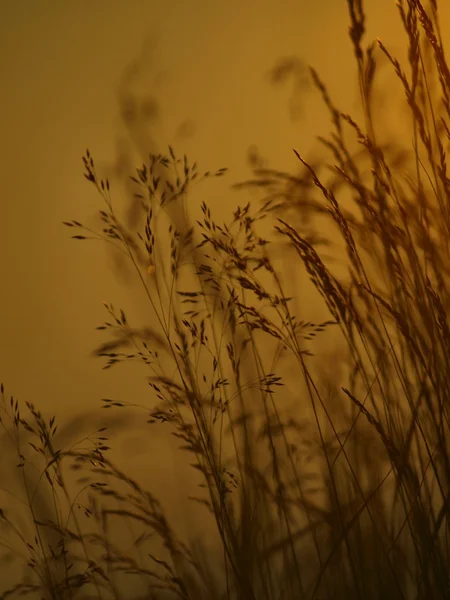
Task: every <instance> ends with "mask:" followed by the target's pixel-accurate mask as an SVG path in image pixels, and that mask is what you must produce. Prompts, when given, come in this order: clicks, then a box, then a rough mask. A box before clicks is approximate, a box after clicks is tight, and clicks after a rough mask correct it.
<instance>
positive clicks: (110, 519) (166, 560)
mask: <svg viewBox="0 0 450 600" xmlns="http://www.w3.org/2000/svg"><path fill="white" fill-rule="evenodd" d="M348 7H349V15H350V30H349V32H350V39H351V43H352V45H353V49H354V54H355V59H356V63H357V67H358V74H359V84H360V91H361V108H362V111H361V114H362V117H361V122H358V121H357V120H356V119H355V118H352V117H350V116H349V115H347V114H344V113H342V112H341V111H340V110H339V109H338V108H337V107H335V106H334V104H333V101H332V99H331V98H330V96H329V94H328V92H327V90H326V87H325V85H324V84H323V83H322V82H321V80H320V78H319V75H318V74H317V73H316V72H315V71H314V70H311V76H312V79H313V81H314V83H315V85H316V87H317V89H318V90H319V92H320V93H321V95H322V97H323V100H324V101H325V103H326V105H327V107H328V108H329V110H330V115H331V121H332V124H333V131H332V133H331V134H330V137H329V138H328V139H322V140H321V141H322V142H323V144H324V146H325V147H326V148H327V149H328V150H329V151H331V154H332V158H333V164H332V165H330V168H329V169H328V171H326V170H325V168H324V167H326V165H325V164H318V165H314V167H313V166H311V165H310V164H309V163H308V162H307V161H306V160H305V159H303V158H302V156H301V155H300V154H299V153H298V152H297V151H294V152H295V154H296V155H297V157H298V160H299V168H300V172H299V174H298V175H292V174H288V173H281V172H278V171H273V170H271V169H265V168H262V167H258V166H257V165H256V166H255V168H254V177H253V179H252V180H251V181H248V182H245V183H244V184H240V186H239V187H241V188H242V187H243V188H245V187H250V186H252V187H254V186H257V187H259V188H261V190H262V191H264V192H265V193H266V196H265V198H264V199H263V202H262V206H260V207H259V208H256V209H255V208H254V207H252V205H251V204H250V203H248V204H246V205H245V206H244V207H237V208H236V210H235V211H234V213H233V217H232V218H231V220H230V222H229V223H226V224H225V223H221V224H219V223H217V222H216V221H215V220H214V217H213V215H212V214H211V211H210V209H209V207H208V206H207V205H206V204H205V203H203V204H202V205H201V213H202V216H201V218H200V219H199V220H198V221H196V224H195V225H191V224H190V222H189V211H187V209H186V197H187V195H188V194H191V193H193V186H194V184H195V183H196V182H200V181H201V180H202V179H204V178H208V177H214V176H221V175H223V174H224V173H225V169H219V170H218V171H216V172H211V173H209V172H207V173H204V174H200V172H199V171H198V169H197V166H196V165H195V164H191V163H189V161H188V159H187V158H186V157H183V158H182V159H180V158H177V156H176V155H175V153H174V151H173V150H172V148H169V155H168V156H163V155H158V156H153V155H151V156H149V160H148V162H147V163H146V164H144V165H142V167H140V168H138V169H137V171H136V175H135V176H134V177H133V178H132V179H133V181H134V183H135V185H136V199H137V201H139V203H140V205H141V215H142V219H141V221H142V227H141V229H140V230H139V231H138V232H136V233H135V232H131V231H127V230H126V228H125V227H124V226H123V224H121V223H120V221H119V219H118V218H117V216H116V212H115V208H114V206H113V194H112V190H111V189H110V184H109V181H107V180H102V179H101V178H100V177H99V176H98V175H97V172H96V169H95V164H94V160H93V158H92V156H91V155H90V153H89V152H87V153H86V155H85V157H84V158H83V161H84V166H85V176H86V178H87V179H88V180H89V181H90V182H91V183H92V184H93V185H94V186H95V187H96V188H97V190H98V192H99V194H100V195H101V196H102V198H103V201H104V206H103V208H102V210H101V211H100V217H101V219H102V222H103V226H102V229H101V230H100V231H94V230H90V229H88V228H86V227H84V226H83V225H82V224H81V223H80V222H79V221H68V222H66V225H67V226H68V227H70V228H72V230H73V231H74V235H73V237H75V238H76V239H82V240H83V239H101V240H105V241H107V242H108V243H110V244H113V245H114V246H115V248H116V249H117V250H119V251H120V252H123V253H124V254H125V255H126V257H127V258H128V259H129V261H130V263H131V265H132V267H133V269H134V272H135V274H136V276H137V277H138V279H139V280H140V282H141V284H142V289H143V291H144V294H145V296H146V298H147V300H148V303H149V307H150V308H151V311H152V314H151V320H150V321H149V323H148V324H147V325H146V326H145V327H140V326H137V325H134V324H132V320H131V319H130V318H129V317H128V316H127V315H126V314H125V311H124V310H122V309H120V308H119V309H117V308H115V307H114V306H113V305H112V304H109V303H106V304H105V308H106V310H107V312H108V315H109V316H108V320H107V321H106V322H105V323H104V324H103V325H101V326H99V327H98V329H100V330H105V331H106V332H108V333H109V334H110V337H109V340H108V341H106V342H104V343H103V344H102V345H100V346H99V347H98V348H97V349H96V352H95V353H96V355H97V356H99V357H102V358H104V359H105V368H110V367H112V366H114V365H116V364H117V363H119V362H123V361H129V360H133V361H138V362H140V363H142V366H143V368H144V369H145V370H146V371H147V372H148V374H147V376H148V383H149V386H150V389H151V390H152V394H153V403H152V404H151V405H150V404H149V405H143V406H142V407H140V410H142V411H143V414H144V415H145V418H146V419H147V421H148V425H149V428H151V427H160V426H161V425H160V424H161V423H166V427H169V428H170V432H171V434H172V435H174V436H175V437H176V438H177V439H178V440H179V441H180V448H181V450H182V451H183V452H184V453H186V455H190V458H189V462H190V463H191V467H192V469H193V477H196V476H198V477H200V481H201V485H200V486H199V491H198V495H197V496H196V497H195V498H190V501H192V502H197V503H199V504H200V505H201V506H202V507H203V509H204V511H205V514H209V516H210V518H211V523H212V524H214V528H215V532H213V533H211V536H212V541H213V542H214V544H215V546H217V548H218V552H217V556H214V558H212V557H211V556H210V555H208V553H207V552H206V551H204V550H203V551H202V548H201V546H200V548H198V547H195V546H194V545H192V544H188V543H187V542H186V541H185V540H181V539H179V538H178V536H177V535H176V532H175V531H174V530H173V528H172V527H171V525H170V523H169V522H168V520H167V518H166V515H165V511H164V506H163V505H161V503H160V501H159V500H158V499H157V494H158V489H152V490H151V492H150V491H148V490H146V489H144V487H143V485H142V484H141V483H140V482H138V481H135V480H133V479H131V478H130V477H129V476H128V475H127V473H126V470H122V467H119V466H117V465H115V464H113V463H112V462H111V461H110V460H109V459H108V450H109V446H108V444H109V442H108V440H107V438H106V437H105V435H104V432H103V431H102V430H100V431H98V432H96V433H95V434H93V435H91V436H89V437H87V438H86V439H85V440H83V441H82V442H80V443H79V444H77V445H75V446H73V447H71V448H66V449H62V448H61V449H60V448H56V447H55V446H54V442H53V438H54V434H55V429H56V425H55V420H54V418H52V419H51V420H50V421H49V422H47V421H45V420H44V418H43V417H42V415H41V414H40V413H39V411H37V410H36V409H35V408H34V407H33V406H32V405H31V404H28V405H27V407H26V411H25V412H24V413H23V412H22V409H21V408H20V406H19V404H18V402H17V401H15V400H14V399H13V398H11V401H10V402H8V400H7V399H6V395H5V393H4V389H3V386H2V390H1V393H2V399H3V405H2V425H3V427H4V430H5V432H6V433H7V435H8V436H9V440H10V443H11V448H14V449H15V451H16V452H17V465H18V466H17V469H19V471H20V473H21V474H22V476H23V481H22V484H23V485H22V491H23V492H24V494H25V495H24V502H25V506H26V507H28V511H29V517H30V522H31V523H32V524H33V527H32V531H31V532H30V531H28V532H25V531H24V530H23V527H21V526H20V524H19V523H16V521H15V520H14V516H13V515H12V514H11V515H10V513H9V512H7V511H6V510H2V511H1V512H0V519H1V524H2V534H1V535H2V543H4V545H5V547H8V548H11V550H13V551H15V552H16V553H18V555H19V558H21V559H22V561H23V564H24V565H27V566H26V569H27V571H28V573H32V574H33V577H32V578H31V579H29V581H27V580H24V582H23V583H21V584H20V585H19V586H17V587H16V589H15V590H12V591H11V592H5V593H3V596H2V598H6V597H8V596H9V595H12V592H13V591H15V592H16V593H25V592H30V593H35V594H36V595H37V594H39V595H40V596H42V597H44V596H45V597H48V598H54V599H56V598H58V599H59V598H75V597H80V598H87V597H96V598H117V599H119V598H135V597H145V598H166V597H167V598H169V597H180V598H186V599H187V598H189V599H194V598H195V599H197V598H205V599H206V598H236V599H245V600H247V599H258V600H259V599H260V598H265V599H267V600H272V599H275V598H276V599H281V598H285V599H293V598H304V599H308V600H309V599H311V600H312V599H315V600H325V599H330V600H331V599H334V598H348V599H352V598H355V599H380V600H381V599H386V598H396V599H397V598H402V599H403V598H405V599H406V598H408V599H409V598H427V599H428V598H447V597H450V587H449V575H448V573H449V566H450V565H449V557H448V553H449V542H448V497H449V476H450V463H449V461H450V453H449V450H448V446H447V439H448V436H449V423H448V413H449V398H450V394H449V392H450V390H449V383H448V381H449V349H450V334H449V331H450V330H449V324H448V319H447V315H448V308H449V306H450V296H449V289H448V274H449V265H450V261H449V242H448V240H449V239H450V211H449V203H448V199H449V198H450V193H449V192H450V187H449V186H450V179H449V178H448V176H447V166H446V157H447V148H448V142H449V139H450V132H449V128H448V120H449V117H450V102H449V97H450V96H449V94H450V92H449V90H450V72H449V68H448V65H447V62H446V59H445V55H444V50H443V46H442V40H441V36H440V30H439V20H438V7H437V4H436V2H435V1H434V0H433V1H431V3H430V7H429V8H427V10H426V9H425V8H424V6H423V4H422V3H421V2H419V1H418V0H405V1H404V2H399V3H398V9H399V15H400V18H401V21H402V23H403V26H404V30H405V33H406V36H407V40H408V60H409V64H408V71H409V73H408V74H407V73H406V71H404V70H403V67H402V66H401V65H400V64H399V63H398V62H397V60H396V59H395V57H393V56H392V55H391V54H390V52H389V50H388V49H387V48H386V47H385V46H384V45H383V43H382V42H381V41H378V42H377V45H370V46H369V47H368V48H364V47H363V45H362V40H363V36H364V32H365V18H364V11H363V6H362V2H361V1H360V0H348ZM376 46H378V52H382V53H384V55H385V56H386V57H387V58H388V59H389V61H390V63H391V64H392V67H393V68H394V70H395V73H396V74H397V76H398V80H399V82H400V85H401V87H402V89H403V91H404V93H405V98H406V106H407V108H408V111H407V112H408V114H409V119H410V121H409V123H410V131H411V139H412V143H411V145H410V146H409V141H408V142H407V143H406V145H405V148H400V147H387V146H383V145H382V144H381V143H379V142H378V138H379V130H380V128H383V127H386V126H389V118H391V117H390V116H389V115H387V117H386V118H387V120H386V122H378V121H377V120H376V119H375V118H374V116H373V114H374V107H373V89H374V82H375V79H376V72H377V63H376V60H375V57H376ZM433 82H437V85H434V84H433ZM405 113H406V111H405ZM349 138H350V142H349V141H348V139H349ZM354 140H356V141H357V142H358V144H359V146H360V151H359V152H358V153H357V154H356V155H355V153H353V152H352V151H351V150H350V147H351V144H352V142H353V141H354ZM400 151H403V152H400ZM399 156H400V157H401V159H399ZM156 172H158V173H159V175H158V176H156ZM161 173H166V175H165V176H164V175H161ZM173 203H178V204H177V205H178V206H179V210H180V211H182V213H183V215H184V223H185V224H186V228H185V230H184V231H179V230H177V229H176V228H175V227H174V225H173V224H171V223H170V222H168V221H169V219H168V218H167V214H166V208H167V206H169V205H170V204H173ZM305 215H307V216H308V217H309V223H308V224H306V221H305V219H304V217H305ZM320 219H321V221H320ZM324 219H325V222H329V223H331V224H332V225H333V227H334V231H335V233H336V235H335V237H336V240H337V241H336V240H328V242H329V243H330V242H331V241H333V243H334V244H335V249H336V254H335V255H336V256H338V255H339V253H340V254H341V255H342V256H345V266H346V273H345V274H342V272H341V271H342V269H340V270H339V269H338V268H337V264H336V263H335V262H334V261H331V260H328V259H326V258H325V257H324V253H323V251H322V243H321V242H322V241H327V240H321V239H320V238H319V237H318V236H317V228H318V227H319V226H320V225H319V223H321V224H322V225H323V223H324ZM267 221H270V222H271V225H272V226H273V227H271V230H272V231H273V235H272V233H271V234H270V235H266V236H265V237H264V236H263V234H262V233H261V232H262V230H263V226H264V223H267ZM306 226H307V227H308V229H305V227H306ZM266 229H267V227H266ZM280 239H281V240H282V241H283V242H284V243H285V244H286V243H287V244H288V246H289V248H290V252H291V254H289V257H290V258H289V260H290V259H291V257H292V256H293V255H295V256H296V257H297V258H298V259H299V261H298V265H299V267H298V268H299V272H300V268H301V266H302V265H303V267H304V272H305V273H306V274H307V275H308V276H309V278H310V279H311V281H312V282H313V284H314V286H315V288H316V290H317V291H318V292H319V293H320V294H321V296H322V297H323V300H324V303H325V306H326V308H327V311H328V313H329V317H328V318H327V319H326V320H325V321H324V322H321V323H312V322H309V321H304V320H301V318H300V315H298V314H295V311H294V309H293V302H292V301H293V299H292V298H290V297H288V296H287V292H286V287H285V285H284V284H283V283H282V281H283V274H282V273H281V272H280V271H279V270H277V269H276V268H275V266H274V261H273V254H272V248H273V245H274V243H275V242H276V241H277V240H280ZM286 256H288V250H286ZM305 311H307V307H306V308H305ZM331 328H334V329H336V330H337V329H338V330H339V331H340V335H341V336H342V339H343V340H344V342H345V344H344V346H343V348H344V349H342V350H340V352H339V354H338V355H336V356H335V357H334V360H335V363H336V365H338V366H340V367H342V368H341V369H340V370H336V373H337V374H334V375H331V376H330V375H327V374H326V370H325V369H323V368H322V365H321V364H320V361H319V359H317V358H316V359H315V358H314V355H313V350H314V347H315V344H314V339H315V338H316V336H318V335H319V336H320V335H322V334H325V333H326V331H327V330H329V329H331ZM285 368H287V369H288V372H290V373H291V374H292V378H293V381H291V384H293V385H294V387H295V392H294V393H292V391H291V392H290V391H289V388H288V387H287V386H285V387H283V386H284V384H285V383H288V382H287V381H285V379H286V378H285V377H283V376H282V375H279V373H282V372H284V369H285ZM286 402H290V404H291V406H290V407H289V411H287V410H285V408H286ZM103 406H104V408H105V409H109V410H113V409H115V408H116V409H118V410H119V409H120V410H126V409H127V405H126V402H124V401H120V400H114V399H103ZM131 408H132V407H130V406H128V409H131ZM134 409H139V407H136V406H134ZM24 415H25V416H24ZM9 451H10V452H12V450H9ZM195 474H197V475H195ZM74 477H78V479H77V480H76V481H73V478H74ZM74 483H77V485H78V489H79V492H78V494H77V495H76V496H75V497H73V496H71V492H70V490H71V489H72V487H73V484H74ZM42 487H45V488H46V494H47V496H46V498H50V499H51V503H52V504H51V505H50V506H47V509H48V512H49V515H48V518H46V519H45V520H42V519H41V518H40V517H39V514H41V512H42V511H40V510H39V507H38V506H37V505H36V502H37V500H36V498H37V497H36V495H35V494H36V490H37V489H41V488H42ZM180 501H188V498H184V499H180ZM127 524H134V525H136V527H135V528H134V529H130V531H135V537H134V543H133V544H132V546H131V547H130V548H127V549H125V547H124V542H123V537H122V536H121V533H120V527H125V526H126V525H127ZM155 540H157V541H156V542H155ZM155 543H157V544H159V551H160V554H159V556H156V554H155V550H154V549H153V548H154V545H155ZM119 575H120V577H119ZM138 586H140V588H141V590H142V591H141V592H139V593H138V592H137V591H136V592H135V589H136V590H137V587H138ZM139 594H140V596H139Z"/></svg>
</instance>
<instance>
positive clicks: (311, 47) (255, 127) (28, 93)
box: [0, 0, 450, 523]
mask: <svg viewBox="0 0 450 600" xmlns="http://www.w3.org/2000/svg"><path fill="white" fill-rule="evenodd" d="M444 4H445V6H444ZM0 7H1V13H2V18H1V19H0V75H1V85H0V90H1V91H0V98H1V103H0V131H1V132H2V141H3V143H2V144H1V148H0V155H1V156H0V281H1V288H0V289H1V294H0V380H1V381H3V383H4V384H5V387H6V390H7V393H8V394H13V395H14V396H16V397H17V398H19V399H20V400H22V401H25V400H28V401H30V402H33V403H35V404H36V405H37V406H38V407H39V408H40V409H41V410H42V411H43V412H44V413H45V414H46V415H51V414H55V415H56V419H57V421H58V422H60V434H59V435H60V439H62V440H63V439H64V440H66V442H67V443H68V441H69V440H75V439H78V437H80V436H81V432H82V431H86V430H89V429H91V430H94V429H96V428H98V427H100V426H102V425H108V426H110V427H111V430H114V428H116V430H117V431H120V438H119V440H118V442H117V444H118V446H117V448H119V450H120V452H121V454H122V456H123V457H126V461H127V462H126V466H127V469H128V471H129V473H130V474H131V475H142V474H143V473H144V474H145V478H146V479H148V482H149V485H150V486H151V488H152V489H153V490H156V489H157V491H158V495H159V497H161V499H162V500H163V501H167V500H168V499H169V502H168V506H169V508H170V510H171V511H172V513H173V514H172V517H173V518H174V519H176V520H177V521H179V522H180V523H181V522H185V521H186V513H185V508H184V506H183V505H182V504H181V503H178V502H171V501H170V499H171V498H179V493H180V489H181V486H182V485H183V483H182V482H183V481H184V479H185V478H186V477H187V478H189V473H186V471H185V470H184V469H183V468H182V467H181V466H180V463H179V461H178V460H177V457H176V453H175V452H174V447H175V445H174V443H173V442H172V441H170V440H168V439H166V437H167V436H165V434H164V430H161V431H159V430H158V429H157V428H153V429H152V430H151V432H150V433H151V437H150V436H149V435H148V434H147V435H146V436H145V435H142V431H141V430H140V429H139V424H138V422H136V421H133V420H131V419H130V421H129V422H125V421H121V422H120V423H118V422H117V423H116V422H115V421H114V415H113V414H112V413H111V412H105V411H103V412H102V411H101V409H100V405H101V403H100V399H101V398H115V399H120V400H126V401H130V402H136V403H138V404H143V405H148V403H149V399H150V396H149V388H148V385H147V383H146V381H145V377H144V373H143V370H142V369H141V368H139V367H137V366H136V367H133V366H123V367H121V366H120V365H119V366H117V367H116V368H115V369H112V370H107V371H103V370H102V369H101V367H102V366H103V364H104V363H103V362H102V360H101V359H98V358H97V359H96V358H93V357H92V356H91V355H90V354H91V351H92V350H93V349H94V348H95V347H96V346H97V345H98V344H99V343H100V342H101V341H103V340H104V338H102V337H101V336H100V334H99V332H96V331H95V327H96V326H98V325H101V324H102V323H103V321H104V320H105V318H106V316H107V314H106V312H105V309H104V307H103V304H102V303H103V301H108V302H113V304H114V305H115V306H117V307H122V308H124V310H125V311H126V312H127V314H129V315H131V314H133V310H137V311H139V310H141V311H143V310H144V308H143V307H144V302H143V300H142V299H141V300H140V299H139V298H138V296H136V294H137V290H138V289H139V286H138V285H137V283H136V282H135V281H134V280H133V279H132V278H127V275H126V273H123V272H119V271H118V270H117V268H116V267H117V265H116V264H115V262H114V261H113V260H112V258H111V256H110V254H109V253H108V249H107V247H105V246H104V245H103V244H99V243H98V242H82V243H78V242H76V241H73V240H71V239H70V235H71V233H72V232H71V230H69V229H67V228H65V227H64V226H63V225H62V221H67V220H71V219H77V220H79V221H81V222H82V223H84V224H86V225H92V224H93V223H94V222H95V219H94V217H95V215H96V213H97V211H98V209H99V208H100V207H101V198H100V197H99V196H98V195H97V193H96V192H95V190H94V189H93V187H92V185H91V184H89V182H87V181H86V180H85V179H84V177H83V174H82V173H83V166H82V162H81V157H82V155H83V154H84V152H85V149H86V148H89V150H90V152H91V154H92V155H93V157H94V159H95V161H96V165H97V167H98V170H99V172H100V174H101V175H106V176H108V177H109V178H110V180H111V183H112V188H113V202H114V203H115V206H117V207H118V208H119V209H120V208H121V207H124V208H125V207H126V206H127V186H126V185H125V183H124V182H125V181H126V177H127V176H128V175H132V174H133V171H134V169H135V167H136V166H139V165H140V163H141V162H142V160H143V159H144V158H145V157H146V155H147V154H148V152H166V151H167V146H168V144H171V145H172V146H173V147H174V149H175V150H176V152H177V153H178V154H183V153H186V154H187V155H188V157H189V158H190V160H192V161H194V160H196V161H197V162H198V164H199V169H200V170H207V169H211V170H216V169H218V168H220V167H228V169H229V171H228V174H227V175H226V177H223V178H220V179H215V180H211V181H208V182H206V183H205V184H204V185H201V186H199V187H198V188H196V190H195V193H193V194H192V195H191V197H190V199H189V202H192V206H193V211H194V212H195V211H196V210H198V207H199V206H200V204H201V202H202V201H203V200H204V201H206V202H207V203H208V205H209V206H210V207H211V210H212V211H213V214H214V215H217V216H218V220H220V219H222V218H223V217H224V216H225V215H229V214H231V211H232V210H234V209H235V208H236V206H237V204H241V205H243V204H245V203H246V202H247V200H248V199H249V195H248V193H247V192H242V191H240V192H237V191H235V190H232V189H231V185H232V184H233V183H235V182H238V181H243V180H245V179H247V178H248V177H249V176H250V174H251V171H250V168H249V164H248V160H247V159H248V153H249V149H250V148H252V147H253V148H257V149H258V151H259V152H260V154H261V155H262V156H263V157H264V159H265V160H266V161H267V164H268V165H269V166H271V167H274V168H278V169H282V170H289V171H292V172H293V173H295V172H296V170H297V169H298V161H297V159H296V158H295V156H294V154H293V152H292V148H295V149H296V150H297V151H298V152H299V153H300V154H302V155H303V156H305V157H307V158H308V157H309V156H311V155H317V153H318V152H319V144H318V142H317V140H316V136H317V135H327V134H328V132H329V131H330V129H331V126H330V121H329V117H328V113H327V111H326V109H325V108H324V107H323V105H322V100H321V98H320V96H319V94H318V92H317V90H315V89H314V88H313V86H312V85H311V82H310V79H309V76H308V72H307V70H306V67H307V66H308V65H312V66H313V67H314V68H315V69H316V70H317V71H318V72H319V74H320V76H321V78H322V80H323V81H324V82H325V83H326V85H327V86H328V89H329V92H330V94H331V96H332V98H333V100H334V101H335V103H336V105H337V106H338V107H340V108H341V109H342V110H343V111H344V112H348V113H350V114H352V115H354V116H355V117H357V116H358V105H359V97H358V86H357V80H356V65H355V62H354V59H353V51H352V47H351V44H350V41H349V39H348V33H347V28H348V12H347V3H346V1H345V0H316V1H315V2H307V1H305V0H296V1H294V0H280V1H279V2H269V1H268V0H259V1H258V2H242V1H240V0H230V1H228V2H218V1H215V0H213V1H207V0H190V1H189V2H187V1H186V0H172V1H171V2H164V1H158V0H146V1H144V0H129V1H128V2H125V1H122V0H91V1H87V0H77V1H70V0H66V1H65V2H60V1H58V0H39V1H38V2H34V1H31V0H29V1H26V0H24V1H22V2H8V1H7V0H3V1H1V0H0ZM365 10H366V14H367V29H368V33H367V35H366V38H365V43H368V42H369V41H371V40H373V39H375V38H376V37H380V38H381V39H382V40H383V41H384V43H385V45H386V46H387V47H388V48H389V49H390V50H391V51H392V53H393V54H394V55H396V56H397V57H398V58H400V59H403V58H404V56H405V52H406V50H405V48H406V43H405V35H404V33H403V31H402V30H401V27H400V21H399V19H398V16H397V10H396V7H395V2H394V0H366V2H365ZM441 11H444V12H442V14H441V16H442V21H441V23H442V25H443V26H444V31H443V37H444V39H445V36H446V35H448V34H449V33H450V7H449V5H448V4H446V3H442V8H441ZM446 27H447V29H445V28H446ZM292 57H296V62H295V64H296V65H297V66H296V77H291V78H290V79H287V80H286V81H285V82H284V83H283V84H279V85H276V83H275V82H274V81H273V78H271V77H270V73H271V71H272V70H273V68H274V67H275V66H276V65H277V64H281V63H280V61H283V60H286V59H292ZM385 62H386V61H382V60H381V61H380V65H381V75H380V82H381V84H382V85H381V87H380V104H379V109H380V110H386V109H387V108H388V109H389V111H390V112H391V113H392V114H393V115H394V116H395V118H393V120H392V123H391V125H392V127H391V128H390V131H389V134H390V135H399V136H400V135H402V119H401V102H400V90H399V87H398V85H397V84H396V83H395V81H396V80H395V76H393V75H392V69H391V68H390V67H389V66H387V65H386V64H385ZM391 84H393V85H391ZM396 107H398V108H397V109H396ZM397 117H398V118H397ZM252 201H253V200H252ZM255 201H258V198H256V199H255ZM119 212H120V211H119ZM324 233H325V234H326V232H324ZM301 302H302V310H304V314H305V316H306V318H308V319H313V318H315V317H316V315H317V311H318V308H317V305H316V303H314V301H313V296H312V295H310V292H309V291H308V290H305V291H304V293H303V295H302V297H301ZM141 316H142V314H141ZM118 416H119V417H123V416H124V415H123V414H121V413H119V415H118ZM107 417H108V418H107ZM81 437H82V436H81ZM8 460H9V458H8V455H6V454H5V453H3V454H2V456H1V458H0V461H1V463H2V468H3V467H5V466H6V465H7V463H8ZM124 460H125V459H124ZM5 481H6V480H5Z"/></svg>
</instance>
